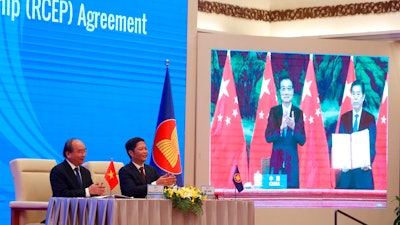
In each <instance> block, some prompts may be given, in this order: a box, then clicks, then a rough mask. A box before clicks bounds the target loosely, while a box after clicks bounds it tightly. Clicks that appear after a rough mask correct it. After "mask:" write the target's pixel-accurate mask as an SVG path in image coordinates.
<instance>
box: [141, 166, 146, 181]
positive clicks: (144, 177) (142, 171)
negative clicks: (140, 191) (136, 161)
mask: <svg viewBox="0 0 400 225" xmlns="http://www.w3.org/2000/svg"><path fill="white" fill-rule="evenodd" d="M139 170H140V175H142V177H143V180H144V181H146V174H144V168H143V166H142V167H140V168H139Z"/></svg>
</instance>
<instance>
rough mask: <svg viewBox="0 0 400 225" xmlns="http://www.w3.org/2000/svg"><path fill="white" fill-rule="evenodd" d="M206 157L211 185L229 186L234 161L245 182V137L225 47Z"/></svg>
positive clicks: (246, 166) (246, 164) (246, 167)
mask: <svg viewBox="0 0 400 225" xmlns="http://www.w3.org/2000/svg"><path fill="white" fill-rule="evenodd" d="M210 161H211V168H210V171H211V172H210V181H211V182H210V183H211V185H213V186H214V187H215V188H233V186H234V185H233V183H232V180H231V179H230V178H231V177H232V174H233V173H234V171H235V166H236V165H237V167H238V168H239V170H240V171H241V180H242V181H243V182H244V183H246V182H248V163H247V152H246V140H245V139H244V133H243V126H242V116H241V114H240V108H239V101H238V96H237V94H236V86H235V80H234V77H233V72H232V67H231V61H230V52H229V51H228V54H227V57H226V61H225V66H224V71H223V75H222V80H221V85H220V89H219V95H218V101H217V104H216V107H215V112H214V117H213V120H212V125H211V159H210Z"/></svg>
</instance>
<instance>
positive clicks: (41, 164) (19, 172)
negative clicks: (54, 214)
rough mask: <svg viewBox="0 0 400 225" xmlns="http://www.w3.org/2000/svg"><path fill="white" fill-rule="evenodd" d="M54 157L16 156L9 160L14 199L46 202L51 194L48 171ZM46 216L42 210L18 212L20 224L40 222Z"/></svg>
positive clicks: (53, 164) (52, 164)
mask: <svg viewBox="0 0 400 225" xmlns="http://www.w3.org/2000/svg"><path fill="white" fill-rule="evenodd" d="M56 164H57V163H56V161H55V160H54V159H30V158H18V159H14V160H11V161H10V169H11V173H12V177H13V179H14V189H15V200H16V201H42V202H48V201H49V199H50V197H51V196H52V190H51V185H50V171H51V169H52V168H53V167H54V166H55V165H56ZM45 218H46V212H45V211H44V212H43V211H26V212H23V213H21V214H20V220H19V221H20V224H26V223H31V222H40V221H42V220H44V219H45Z"/></svg>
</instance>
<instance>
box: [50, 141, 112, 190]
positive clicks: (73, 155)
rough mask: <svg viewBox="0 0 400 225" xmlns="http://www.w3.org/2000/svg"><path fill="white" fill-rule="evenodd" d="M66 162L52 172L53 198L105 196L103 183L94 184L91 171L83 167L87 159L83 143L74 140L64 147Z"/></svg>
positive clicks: (66, 143)
mask: <svg viewBox="0 0 400 225" xmlns="http://www.w3.org/2000/svg"><path fill="white" fill-rule="evenodd" d="M63 155H64V157H65V160H64V161H63V162H62V163H60V164H58V165H56V166H55V167H54V168H53V169H52V170H51V171H50V183H51V189H52V190H53V197H90V196H96V195H104V193H105V191H106V187H105V186H104V184H103V183H95V184H93V181H92V177H91V175H90V171H89V170H88V169H86V168H85V167H83V166H81V165H82V163H83V161H84V159H85V157H86V147H85V144H83V142H82V141H80V140H78V139H76V138H72V139H69V140H67V142H65V145H64V150H63Z"/></svg>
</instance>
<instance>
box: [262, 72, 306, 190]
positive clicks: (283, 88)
mask: <svg viewBox="0 0 400 225" xmlns="http://www.w3.org/2000/svg"><path fill="white" fill-rule="evenodd" d="M279 93H280V97H281V105H278V106H274V107H272V108H271V110H270V112H269V117H268V125H267V129H266V130H265V138H266V140H267V142H269V143H271V142H272V143H273V144H272V153H271V161H270V173H271V174H287V187H288V188H298V187H299V183H300V181H299V154H298V151H297V145H298V144H299V145H304V143H305V142H306V133H305V130H304V121H303V112H302V111H301V110H300V109H299V108H298V107H296V106H294V105H293V104H292V99H293V94H294V89H293V82H292V80H291V79H290V78H289V77H283V78H281V81H280V85H279Z"/></svg>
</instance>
